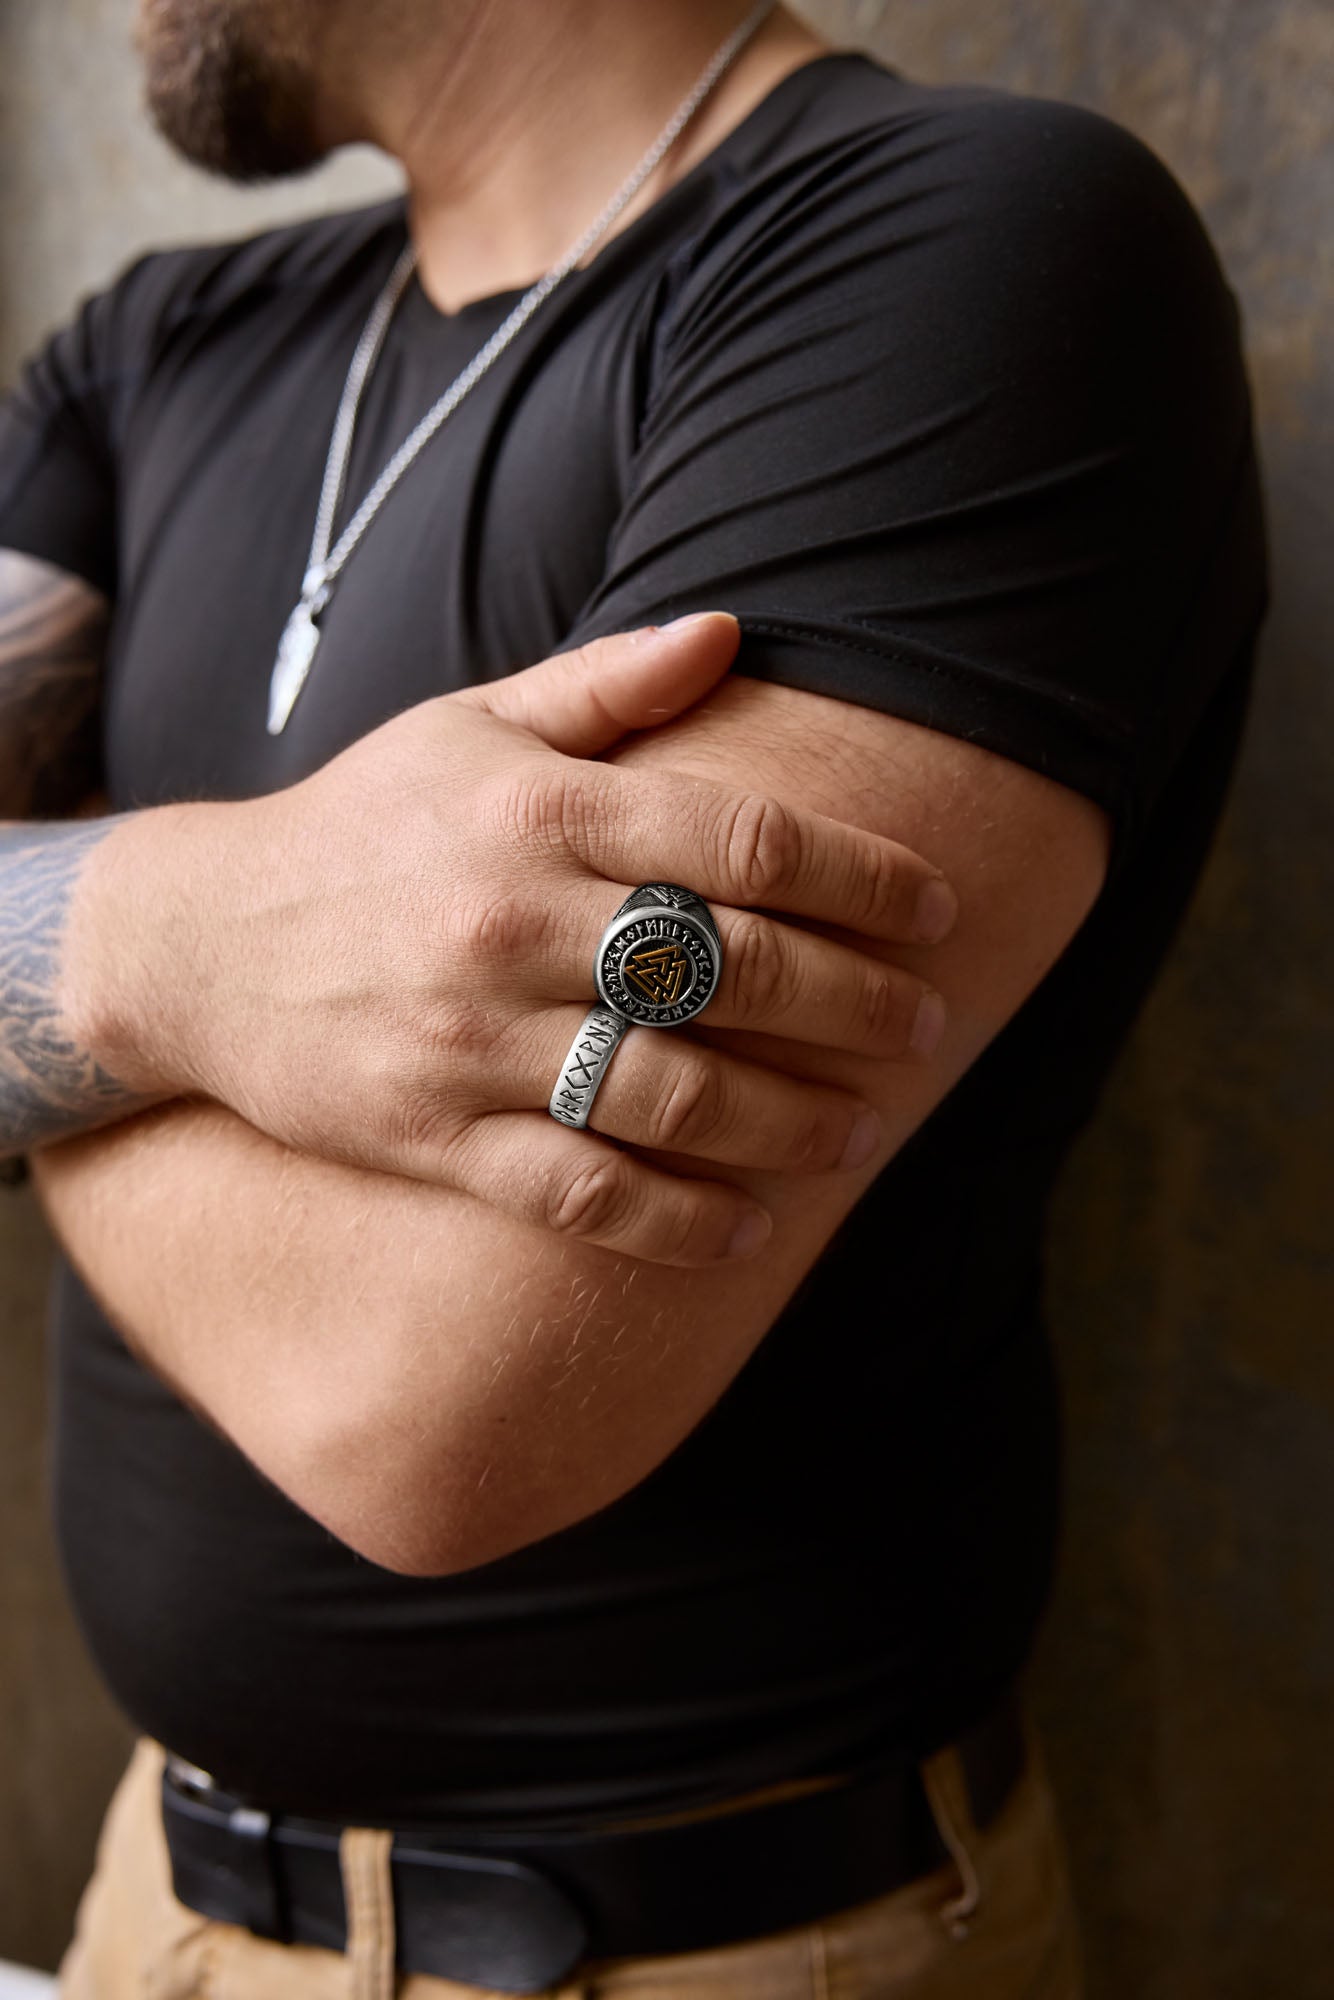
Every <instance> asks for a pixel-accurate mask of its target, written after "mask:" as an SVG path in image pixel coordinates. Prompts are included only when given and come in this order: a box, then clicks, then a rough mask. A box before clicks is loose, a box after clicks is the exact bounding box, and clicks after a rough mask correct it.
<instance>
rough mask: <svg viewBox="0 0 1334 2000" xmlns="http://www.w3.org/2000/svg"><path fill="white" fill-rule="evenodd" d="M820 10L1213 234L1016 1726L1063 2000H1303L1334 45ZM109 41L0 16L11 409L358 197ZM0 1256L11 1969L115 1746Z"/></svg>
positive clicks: (1275, 4)
mask: <svg viewBox="0 0 1334 2000" xmlns="http://www.w3.org/2000/svg"><path fill="white" fill-rule="evenodd" d="M809 11H810V12H811V14H812V15H813V16H814V17H815V18H817V19H818V20H819V21H820V22H821V24H822V25H824V26H825V27H826V28H827V29H828V30H829V31H831V32H832V33H833V34H835V36H836V37H837V38H840V39H856V38H868V39H873V40H874V42H875V45H876V47H877V48H878V49H879V50H880V52H881V53H882V54H883V55H884V56H885V57H886V58H887V59H888V60H890V61H892V62H895V63H897V64H898V66H900V67H901V68H904V69H906V70H909V71H911V72H913V73H916V74H918V75H921V76H925V77H936V78H944V77H957V78H982V79H986V80H990V81H994V82H997V83H1001V84H1008V85H1012V86H1015V87H1018V88H1023V89H1030V90H1038V91H1042V92H1047V93H1050V94H1052V95H1056V96H1062V97H1068V98H1073V99H1077V100H1080V101H1083V102H1086V103H1090V104H1094V105H1097V106H1099V107H1101V108H1103V109H1106V110H1108V111H1110V112H1111V113H1112V114H1113V115H1114V116H1116V117H1118V118H1120V119H1122V120H1123V121H1124V122H1125V123H1127V124H1129V125H1131V126H1132V127H1133V128H1134V129H1136V130H1137V131H1139V132H1140V133H1142V134H1143V135H1144V136H1145V137H1146V138H1148V139H1149V140H1150V142H1151V143H1153V144H1154V145H1155V146H1156V147H1157V148H1158V150H1159V151H1160V152H1161V153H1162V154H1163V155H1164V156H1165V157H1166V158H1167V159H1168V160H1169V161H1170V162H1171V163H1172V165H1173V166H1174V167H1175V168H1176V170H1177V172H1178V173H1179V174H1180V175H1181V176H1182V178H1183V179H1184V180H1185V182H1186V184H1187V185H1188V187H1189V188H1190V189H1191V191H1192V193H1193V194H1194V196H1195V198H1196V200H1197V201H1198V202H1199V203H1200V205H1201V207H1202V208H1203V210H1204V212H1205V214H1206V216H1207V217H1208V219H1209V222H1210V224H1211V226H1212V228H1213V230H1214V233H1215V235H1216V238H1217V240H1218V241H1219V243H1220V244H1221V246H1222V248H1223V251H1224V255H1225V258H1226V261H1227V263H1228V266H1229V269H1230V272H1231V275H1232V279H1233V282H1234V284H1235V285H1236V287H1237V289H1238V291H1239V292H1240V294H1241V297H1242V300H1243V303H1244V306H1245V309H1246V313H1247V318H1248V324H1249V333H1250V348H1251V356H1252V364H1253V370H1254V378H1255V383H1256V389H1257V397H1258V403H1259V409H1260V416H1261V421H1262V425H1263V430H1264V439H1265V451H1266V459H1267V465H1268V473H1269V491H1270V502H1271V514H1272V525H1273V534H1274V543H1275V554H1276V583H1277V603H1276V608H1275V612H1274V615H1273V618H1272V621H1271V626H1270V634H1269V643H1268V646H1267V649H1266V664H1265V671H1264V677H1263V685H1262V689H1261V695H1260V700H1259V704H1258V707H1257V711H1256V715H1255V719H1254V723H1253V726H1252V729H1251V734H1250V741H1249V747H1248V751H1247V755H1246V760H1245V765H1244V768H1243V771H1242V774H1241V777H1240V780H1239V782H1238V785H1237V788H1236V792H1235V795H1234V799H1233V803H1232V807H1231V811H1230V813H1229V818H1228V823H1227V828H1226V833H1225V837H1224V839H1223V841H1222V843H1221V844H1220V847H1219V849H1218V852H1217V854H1216V856H1215V859H1214V862H1213V864H1212V866H1211V868H1210V871H1209V875H1208V878H1207V881H1206V883H1205V885H1204V888H1203V891H1202V894H1201V896H1200V898H1199V901H1198V903H1197V906H1196V909H1195V911H1194V914H1193V917H1192V920H1191V923H1190V926H1189V929H1188V932H1187V935H1186V936H1185V938H1184V940H1183V943H1182V946H1181V949H1180V950H1179V951H1178V953H1177V956H1176V959H1175V961H1174V963H1173V966H1172V968H1171V970H1170V972H1169V974H1168V975H1167V977H1166V978H1165V979H1164V981H1163V983H1162V985H1161V987H1160V989H1159V991H1158V993H1157V995H1156V998H1155V1000H1154V1002H1153V1004H1152V1006H1151V1007H1150V1009H1149V1011H1148V1013H1147V1015H1146V1017H1145V1019H1144V1021H1143V1023H1142V1025H1141V1027H1140V1030H1139V1032H1138V1033H1137V1035H1136V1037H1135V1040H1134V1043H1133V1046H1132V1047H1131V1049H1130V1050H1129V1052H1128V1054H1127V1056H1126V1059H1125V1061H1124V1062H1123V1064H1122V1065H1121V1068H1120V1072H1119V1074H1118V1077H1117V1079H1116V1082H1115V1087H1114V1088H1113V1090H1112V1092H1111V1093H1110V1096H1109V1098H1108V1101H1107V1104H1106V1106H1105V1108H1104V1110H1103V1112H1102V1115H1101V1116H1100V1118H1099V1120H1098V1123H1097V1126H1096V1129H1095V1130H1093V1131H1092V1132H1091V1133H1090V1134H1089V1136H1088V1138H1087V1139H1086V1141H1085V1143H1084V1144H1083V1146H1082V1148H1081V1150H1080V1153H1079V1156H1078V1158H1077V1160H1076V1161H1075V1163H1074V1166H1073V1169H1072V1171H1071V1173H1070V1175H1069V1177H1068V1180H1067V1183H1066V1186H1065V1189H1064V1192H1063V1195H1062V1198H1061V1200H1060V1203H1059V1207H1058V1213H1057V1216H1056V1256H1055V1268H1054V1276H1053V1286H1052V1314H1053V1319H1054V1322H1055V1325H1056V1330H1057V1336H1058V1340H1059V1343H1060V1347H1061V1350H1062V1355H1063V1360H1064V1367H1065V1374H1066V1380H1067V1387H1068V1403H1069V1412H1070V1425H1071V1459H1072V1463H1071V1494H1070V1525H1069V1531H1068V1541H1067V1556H1066V1567H1065V1575H1064V1581H1063V1584H1062V1589H1061V1593H1060V1597H1059V1600H1058V1603H1057V1606H1056V1610H1055V1614H1054V1617H1053V1619H1052V1622H1051V1625H1050V1628H1049V1631H1048V1634H1047V1638H1046V1640H1045V1642H1044V1647H1043V1651H1042V1656H1041V1659H1040V1663H1039V1693H1040V1700H1041V1707H1042V1712H1043V1716H1044V1719H1045V1721H1046V1723H1047V1726H1048V1732H1049V1738H1050V1741H1051V1745H1052V1755H1053V1761H1054V1763H1055V1766H1056V1770H1057V1775H1058V1779H1059V1780H1060V1783H1061V1786H1062V1791H1063V1796H1064V1798H1065V1801H1066V1811H1067V1818H1068V1821H1069V1826H1070V1833H1071V1838H1072V1842H1073V1845H1074V1849H1075V1857H1076V1863H1077V1869H1078V1875H1079V1886H1080V1892H1081V1898H1082V1901H1083V1904H1084V1908H1085V1911H1086V1918H1087V1929H1088V1936H1089V1947H1090V1950H1089V1956H1090V1961H1091V1968H1090V1969H1091V2000H1125V1996H1127V1995H1134V1996H1135V1997H1136V2000H1260V1997H1261V1996H1263V2000H1269V1996H1271V1995H1278V1994H1282V1995H1283V1996H1284V2000H1317V1996H1321V2000H1323V1996H1326V1995H1328V1994H1329V1992H1330V1991H1331V1973H1330V1965H1331V1962H1334V1891H1332V1890H1331V1887H1330V1884H1331V1880H1332V1879H1334V1807H1332V1806H1331V1804H1330V1801H1329V1796H1328V1795H1329V1790H1330V1773H1331V1771H1334V1701H1332V1700H1331V1687H1332V1686H1334V1556H1332V1555H1331V1545H1332V1544H1334V1535H1332V1534H1331V1530H1332V1529H1334V1342H1331V1340H1330V1337H1329V1336H1330V1333H1331V1330H1334V1272H1332V1270H1331V1262H1332V1260H1331V1254H1330V1252H1331V1236H1332V1234H1334V1216H1332V1215H1331V1190H1334V1116H1332V1110H1334V1107H1332V1105H1331V1096H1332V1095H1334V1093H1332V1092H1331V1056H1330V1047H1329V1034H1328V1024H1329V996H1330V994H1331V992H1334V946H1332V945H1331V934H1330V929H1329V926H1328V924H1327V922H1326V912H1325V894H1324V890H1325V885H1326V884H1327V882H1328V880H1329V877H1330V870H1331V865H1332V864H1334V799H1332V795H1331V786H1330V782H1329V757H1328V751H1327V746H1328V744H1329V743H1330V741H1331V740H1332V738H1331V722H1334V717H1332V716H1331V713H1330V710H1331V701H1332V699H1334V697H1332V696H1331V686H1334V677H1331V675H1330V674H1329V672H1328V670H1327V664H1326V661H1327V650H1328V647H1329V644H1330V635H1331V633H1332V632H1334V565H1331V563H1330V561H1329V557H1328V550H1329V548H1330V546H1331V542H1332V540H1334V497H1332V493H1331V472H1330V468H1331V463H1332V461H1334V453H1332V452H1331V445H1334V360H1332V359H1331V358H1330V355H1331V350H1330V346H1329V342H1328V329H1329V328H1330V326H1331V325H1334V102H1332V100H1331V89H1332V88H1334V85H1332V83H1331V79H1334V9H1331V6H1330V4H1329V0H985V4H984V0H931V4H930V5H927V4H925V0H916V4H909V0H897V4H895V0H891V5H890V6H889V7H888V8H887V9H885V8H880V7H877V6H875V5H874V4H872V5H870V6H867V5H862V4H859V0H849V4H846V5H837V4H834V0H826V4H824V5H812V6H811V7H810V9H809ZM128 12H129V0H58V4H53V5H46V6H39V5H38V4H37V0H0V375H3V373H4V372H5V370H6V369H7V368H8V367H9V366H10V365H12V362H13V360H14V358H15V356H16V354H17V353H18V352H19V351H20V349H21V348H22V347H23V346H24V345H26V344H28V342H30V341H31V339H32V338H34V337H35V335H36V334H37V332H38V331H39V330H40V328H41V327H42V326H44V325H45V324H48V323H49V322H50V321H52V320H53V319H54V318H56V317H58V316H59V315H60V314H61V313H62V312H63V311H64V310H65V309H66V307H67V305H68V303H69V301H70V299H71V298H72V297H73V296H74V294H75V293H76V292H78V291H79V290H80V289H81V288H83V287H86V286H87V285H88V284H90V283H92V282H94V281H95V280H97V279H99V278H101V277H103V276H104V275H106V274H107V273H108V272H109V271H110V270H112V269H113V268H114V267H115V266H116V265H117V264H118V263H120V262H121V261H122V260H123V258H124V257H125V256H126V255H127V254H128V253H129V252H130V251H131V250H132V249H134V248H136V247H138V245H140V244H141V243H144V242H148V241H154V240H156V241H165V240H168V239H173V238H180V237H182V236H191V235H197V234H199V233H201V232H202V231H204V230H209V231H212V230H218V229H225V230H228V231H231V230H236V229H238V228H244V227H246V226H248V225H249V223H250V221H251V219H252V218H257V217H259V216H260V215H267V214H269V213H273V212H278V213H289V212H292V211H293V209H294V208H296V207H298V206H301V205H304V204H305V203H306V202H308V201H310V200H315V199H341V198H345V197H347V196H348V195H349V194H353V195H354V196H355V197H356V198H359V197H360V193H361V191H362V189H363V188H364V189H366V191H367V192H371V193H373V192H376V191H378V189H379V187H380V186H381V185H383V183H382V181H380V180H372V179H371V178H368V175H369V173H370V170H369V169H368V168H367V167H366V165H365V163H364V162H353V163H351V164H350V165H349V166H348V167H346V168H344V169H341V170H340V174H339V176H338V177H335V179H333V180H328V179H326V180H325V181H324V182H323V183H321V184H314V183H312V184H310V185H309V186H308V187H307V188H304V189H297V190H284V191H282V192H281V193H280V194H279V195H278V196H277V197H276V198H275V197H272V196H268V197H265V198H263V200H260V199H259V198H257V197H253V196H245V197H241V196H235V195H230V194H226V193H223V192H220V191H217V190H213V189H206V188H204V187H203V186H202V184H201V183H199V182H198V181H195V180H193V179H191V178H190V177H188V176H187V175H185V174H184V173H183V172H181V171H180V170H178V169H176V168H174V167H173V166H172V165H171V164H170V163H169V162H167V161H166V160H165V159H164V157H163V156H162V154H161V153H160V151H159V150H158V149H157V148H156V146H155V145H154V143H153V142H152V141H151V140H150V139H149V137H148V136H147V135H146V134H145V133H143V132H142V131H141V130H139V129H137V128H136V126H135V124H134V121H133V117H132V110H131V105H132V97H133V79H132V72H131V66H130V64H129V62H128V59H127V58H126V56H125V54H124V53H123V37H124V29H125V20H126V16H127V15H128ZM1322 329H1323V330H1325V331H1326V340H1325V341H1324V342H1322V341H1321V339H1320V332H1321V330H1322ZM0 1231H3V1234H0V1731H2V1734H0V1759H2V1760H3V1762H2V1764H0V1957H4V1956H5V1955H6V1954H8V1955H11V1956H13V1955H17V1956H28V1957H31V1958H33V1959H42V1958H46V1959H48V1960H49V1959H51V1958H52V1957H53V1956H54V1953H55V1951H56V1950H57V1948H58V1943H59V1940H60V1938H61V1937H62V1935H63V1931H64V1928H65V1926H66V1924H67V1922H68V1912H69V1907H70V1904H71V1901H72V1898H73V1895H74V1893H75V1890H76V1887H77V1883H78V1881H79V1879H80V1878H81V1875H82V1873H83V1871H84V1868H85V1866H86V1862H87V1857H88V1851H89V1844H90V1840H91V1832H92V1828H93V1825H94V1822H95V1819H96V1815H97V1811H98V1809H99V1807H100V1803H101V1799H102V1797H103V1796H104V1794H105V1790H106V1787H107V1785H108V1783H109V1781H110V1775H111V1772H112V1770H113V1769H114V1767H115V1763H116V1761H117V1758H118V1756H119V1754H120V1750H121V1738H120V1735H119V1732H118V1729H117V1726H116V1724H115V1722H114V1720H113V1719H112V1718H111V1717H110V1716H109V1715H108V1713H107V1710H106V1706H105V1703H104V1702H103V1700H102V1698H101V1696H100V1695H99V1694H98V1693H97V1691H96V1688H95V1686H94V1684H93V1682H92V1679H91V1676H90V1675H89V1673H88V1671H87V1669H86V1667H85V1666H84V1664H83V1662H82V1659H81V1657H80V1654H79V1651H78V1647H77V1642H76V1641H75V1639H74V1637H73V1635H72V1633H71V1631H70V1629H69V1625H68V1620H67V1617H66V1615H65V1613H64V1612H63V1611H62V1609H61V1608H60V1604H59V1597H58V1590H57V1587H56V1584H55V1582H54V1578H53V1573H52V1564H51V1556H50V1552H49V1549H48V1546H47V1542H46V1539H45V1535H44V1532H43V1530H42V1527H41V1518H40V1517H41V1502H40V1456H41V1454H40V1444H39V1418H40V1402H41V1396H40V1362H39V1353H40V1346H39V1332H38V1324H39V1304H38V1302H39V1298H40V1293H41V1286H42V1267H43V1255H44V1253H43V1248H42V1243H41V1237H40V1228H39V1224H38V1222H37V1219H36V1217H35V1215H34V1213H33V1211H32V1210H31V1208H30V1206H29V1205H28V1204H27V1203H26V1202H25V1201H24V1200H22V1199H20V1200H18V1201H17V1202H14V1203H11V1204H8V1205H7V1206H5V1207H4V1209H3V1211H2V1212H0ZM978 2000H985V1996H984V1995H979V1996H978Z"/></svg>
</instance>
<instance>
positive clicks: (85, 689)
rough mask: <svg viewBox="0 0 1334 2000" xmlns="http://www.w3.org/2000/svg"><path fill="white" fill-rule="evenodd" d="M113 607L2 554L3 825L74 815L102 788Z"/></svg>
mask: <svg viewBox="0 0 1334 2000" xmlns="http://www.w3.org/2000/svg"><path fill="white" fill-rule="evenodd" d="M108 615H109V614H108V606H107V602H106V599H105V598H104V597H102V596H100V595H99V593H98V592H97V591H95V590H94V589H92V587H91V586H90V585H89V584H86V583H83V582H82V581H81V580H80V579H79V578H78V577H74V576H69V575H67V574H66V573H65V571H63V570H59V569H54V568H52V566H51V564H50V563H45V562H40V561H39V560H38V559H37V558H36V557H35V556H23V555H17V554H15V552H14V551H13V550H11V549H0V817H3V818H5V819H48V818H54V817H58V816H60V815H62V814H66V813H72V812H74V811H75V810H76V809H77V808H78V807H79V806H80V805H81V804H82V803H83V801H84V800H85V799H86V798H87V797H88V795H89V793H90V792H92V791H94V790H96V788H97V785H98V782H99V771H100V766H101V751H100V735H101V731H100V718H99V713H98V710H99V694H100V683H101V672H102V652H103V647H104V645H105V641H106V632H107V624H108Z"/></svg>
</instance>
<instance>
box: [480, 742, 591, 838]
mask: <svg viewBox="0 0 1334 2000" xmlns="http://www.w3.org/2000/svg"><path fill="white" fill-rule="evenodd" d="M495 810H496V816H497V818H498V819H499V822H500V824H501V826H502V828H503V830H504V832H505V833H506V834H508V835H509V837H510V838H511V839H513V840H517V841H518V842H519V843H520V845H521V846H523V847H524V848H526V849H530V850H531V849H533V848H537V849H539V850H541V851H546V852H549V851H550V850H552V849H559V848H562V847H568V846H569V845H570V844H571V842H572V838H574V837H577V834H578V831H579V829H580V828H581V827H582V826H585V825H586V824H587V821H588V817H589V813H588V804H587V801H586V799H585V796H584V792H583V789H582V787H581V786H580V785H578V784H576V783H575V782H574V781H573V779H572V777H571V774H570V773H569V772H568V771H567V770H565V768H564V767H563V765H562V764H561V763H559V762H557V761H555V760H553V761H552V762H551V763H550V764H549V765H548V764H545V763H544V764H541V765H537V766H534V767H533V768H532V769H527V770H522V771H517V772H514V773H512V774H510V775H509V776H508V777H507V778H506V779H505V780H504V781H502V783H501V785H500V787H499V798H498V800H497V802H496V808H495Z"/></svg>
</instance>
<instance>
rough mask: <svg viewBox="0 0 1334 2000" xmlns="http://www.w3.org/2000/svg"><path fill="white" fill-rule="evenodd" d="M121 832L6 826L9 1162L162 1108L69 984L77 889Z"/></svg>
mask: <svg viewBox="0 0 1334 2000" xmlns="http://www.w3.org/2000/svg"><path fill="white" fill-rule="evenodd" d="M115 824H116V822H115V821H114V820H111V819H103V820H88V821H74V822H71V823H67V824H56V825H50V824H41V825H26V826H24V825H19V826H14V825H11V826H0V1157H6V1156H12V1155H14V1154H16V1153H24V1152H27V1151H29V1150H31V1149H32V1148H33V1147H35V1146H40V1145H43V1144H45V1143H46V1142H48V1141H49V1140H52V1139H58V1138H63V1137H65V1136H67V1135H68V1134H70V1133H72V1132H82V1131H87V1130H89V1129H91V1128H92V1127H94V1126H99V1125H105V1124H107V1123H109V1122H110V1121H111V1120H113V1119H116V1118H123V1117H125V1116H126V1115H127V1114H128V1113H130V1112H132V1111H135V1110H137V1109H139V1108H140V1107H141V1106H142V1105H144V1104H146V1103H149V1102H152V1101H153V1093H152V1092H150V1091H145V1090H144V1089H142V1088H140V1089H138V1090H136V1089H134V1088H132V1087H131V1086H130V1085H129V1084H127V1083H126V1082H124V1081H123V1080H122V1079H121V1078H120V1077H119V1076H117V1075H116V1074H115V1073H114V1071H113V1070H112V1069H111V1068H110V1066H109V1064H108V1062H107V1061H106V1060H105V1058H104V1055H103V1054H102V1052H100V1051H99V1050H98V1049H97V1048H96V1047H93V1046H91V1041H92V1037H90V1035H89V1033H88V1031H87V1029H86V1027H85V1026H84V1024H83V1022H82V1021H81V1020H80V1019H79V1018H77V1017H76V1011H75V1007H74V1004H73V1002H72V999H71V995H70V993H69V989H68V984H67V979H66V934H67V928H68V924H69V918H70V903H71V898H72V896H73V893H74V889H75V885H76V883H77V881H78V879H79V876H80V875H81V873H82V871H83V869H84V866H85V863H86V862H87V860H88V857H89V855H90V854H91V853H92V851H93V850H94V849H95V848H96V847H97V846H98V845H99V844H100V843H101V842H102V841H103V840H105V839H106V838H107V835H108V834H109V833H110V831H111V830H112V828H113V827H114V826H115Z"/></svg>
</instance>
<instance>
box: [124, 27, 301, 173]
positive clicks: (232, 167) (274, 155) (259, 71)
mask: <svg viewBox="0 0 1334 2000" xmlns="http://www.w3.org/2000/svg"><path fill="white" fill-rule="evenodd" d="M328 7H329V0H140V5H139V18H138V26H137V30H136V41H137V44H138V48H139V53H140V56H141V58H142V60H143V65H144V80H145V91H146V98H147V104H148V110H149V114H150V116H151V117H152V120H153V123H154V124H155V125H156V126H157V129H158V131H159V132H160V133H161V134H162V137H163V138H164V139H165V140H166V141H167V143H168V145H170V146H172V147H173V148H174V149H175V150H176V152H178V153H180V154H182V155H183V156H184V157H185V158H186V159H187V160H190V161H191V162H192V163H193V164H194V165H195V166H197V167H203V168H204V169H205V171H206V172H208V173H212V174H220V175H221V176H222V177H223V178H224V179H226V180H231V181H266V180H278V179H281V178H282V177H284V176H286V175H289V174H300V173H305V172H306V171H307V170H308V169H309V168H311V167H315V166H318V165H319V163H320V161H321V160H323V159H325V158H327V156H328V154H329V152H330V151H331V150H332V148H331V147H330V145H329V144H328V143H327V142H326V141H324V140H323V139H322V138H321V137H320V135H319V131H318V123H317V118H316V96H317V93H316V82H315V75H314V69H313V60H312V58H313V50H314V45H315V43H316V41H317V39H318V34H317V30H318V25H319V16H320V14H321V13H322V12H327V10H328Z"/></svg>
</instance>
